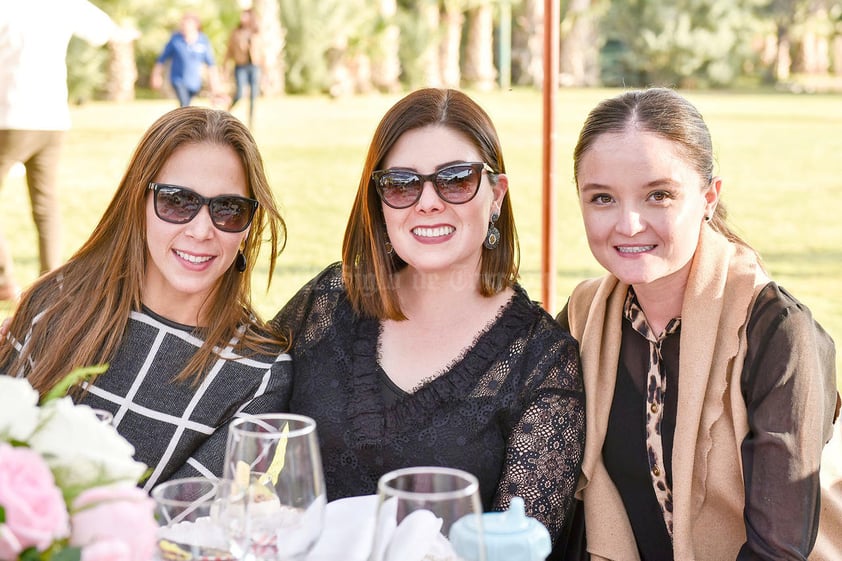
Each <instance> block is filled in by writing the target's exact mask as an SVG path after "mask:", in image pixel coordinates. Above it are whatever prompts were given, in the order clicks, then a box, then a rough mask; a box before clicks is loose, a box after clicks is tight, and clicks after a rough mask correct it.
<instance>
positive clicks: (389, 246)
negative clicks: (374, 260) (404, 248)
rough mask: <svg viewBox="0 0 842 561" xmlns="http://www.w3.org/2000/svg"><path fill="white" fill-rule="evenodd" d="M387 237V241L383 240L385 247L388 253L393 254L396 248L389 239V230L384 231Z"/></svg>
mask: <svg viewBox="0 0 842 561" xmlns="http://www.w3.org/2000/svg"><path fill="white" fill-rule="evenodd" d="M384 235H385V237H386V241H385V242H383V248H384V249H385V250H386V255H392V254H393V253H394V252H395V248H394V247H393V246H392V240H390V239H389V232H384Z"/></svg>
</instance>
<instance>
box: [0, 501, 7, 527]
mask: <svg viewBox="0 0 842 561" xmlns="http://www.w3.org/2000/svg"><path fill="white" fill-rule="evenodd" d="M5 521H6V509H5V508H3V506H2V505H0V524H2V523H3V522H5Z"/></svg>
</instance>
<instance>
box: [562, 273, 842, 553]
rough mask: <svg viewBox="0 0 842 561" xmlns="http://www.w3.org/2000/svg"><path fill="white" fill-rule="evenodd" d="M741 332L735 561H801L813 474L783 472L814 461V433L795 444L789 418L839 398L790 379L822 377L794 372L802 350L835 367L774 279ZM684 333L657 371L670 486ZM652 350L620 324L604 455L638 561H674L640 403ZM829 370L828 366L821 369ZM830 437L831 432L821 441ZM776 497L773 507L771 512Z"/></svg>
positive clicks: (667, 345)
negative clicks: (778, 442)
mask: <svg viewBox="0 0 842 561" xmlns="http://www.w3.org/2000/svg"><path fill="white" fill-rule="evenodd" d="M566 318H567V313H566V309H565V310H564V311H563V312H562V314H560V315H559V319H560V320H561V321H562V323H564V321H565V320H566ZM746 333H747V349H748V350H747V354H746V358H745V363H744V366H743V370H742V374H741V378H740V385H741V390H742V394H743V397H744V399H745V402H746V407H747V414H748V424H749V427H750V428H751V431H750V432H749V434H748V435H747V436H746V438H745V439H744V440H743V442H742V446H741V456H742V465H743V478H744V480H745V496H746V505H745V511H744V512H745V523H746V535H747V538H746V543H745V544H744V545H743V547H742V548H741V550H740V552H739V555H738V556H737V561H752V560H761V559H783V558H786V559H806V558H807V554H808V552H809V551H810V550H811V549H812V547H813V545H814V543H815V540H816V535H817V532H818V521H819V518H818V512H819V506H820V505H819V474H818V473H817V472H816V473H814V474H813V476H812V477H810V478H807V479H804V480H799V481H792V480H791V478H789V477H788V476H787V474H788V472H789V470H790V467H791V466H794V465H795V464H797V463H799V462H801V461H802V459H804V461H806V459H807V458H814V457H815V455H816V453H817V451H816V450H813V449H812V447H813V446H814V445H813V443H814V442H815V436H813V435H807V436H809V438H808V439H804V440H799V439H798V438H796V437H795V435H798V434H803V433H804V431H799V430H797V427H796V426H795V425H794V423H797V422H798V416H797V415H789V414H786V413H787V412H793V411H798V410H802V409H804V408H805V407H806V408H809V407H811V406H814V407H824V408H825V410H827V411H833V408H834V404H833V403H832V402H831V401H828V402H827V403H823V402H818V403H815V404H814V405H811V404H810V402H811V400H820V401H821V400H831V399H835V397H836V396H835V394H834V393H833V392H832V391H829V392H826V395H822V396H818V395H805V393H804V392H799V386H798V383H797V381H796V380H797V378H798V377H799V376H811V375H819V373H815V372H805V371H803V369H802V368H800V366H799V358H798V357H799V355H800V354H801V353H809V352H813V353H819V355H820V357H821V361H822V362H824V363H825V364H830V365H832V364H833V363H834V360H835V353H834V347H833V341H832V340H831V338H830V337H829V336H828V335H827V333H825V331H824V330H823V329H822V328H821V326H820V325H819V324H818V323H816V322H815V321H814V320H813V318H812V316H811V314H810V311H809V310H808V309H807V308H806V307H805V306H804V305H803V304H801V303H800V302H798V301H797V300H796V299H795V298H794V297H793V296H792V295H790V294H789V293H788V292H786V291H785V290H784V289H783V288H781V287H780V286H778V285H777V284H776V283H774V282H770V283H769V284H768V285H766V287H764V288H763V290H762V291H761V292H760V294H759V295H758V297H757V300H756V301H755V304H754V307H753V309H752V311H751V314H750V316H749V320H748V325H747V331H746ZM680 335H681V329H680V327H679V328H678V330H676V331H674V332H672V333H669V334H667V335H666V336H664V337H663V338H662V339H661V340H660V353H661V368H662V372H663V373H664V374H665V376H666V387H667V388H668V389H667V391H666V393H665V395H664V400H663V404H662V406H663V421H662V424H661V438H662V442H663V448H664V450H663V451H664V469H665V471H666V480H667V482H668V483H669V484H670V486H671V483H672V449H673V435H674V432H675V425H676V416H677V414H678V413H679V410H680V408H681V396H680V395H678V386H679V384H678V379H679V375H680V373H679V371H678V361H679V355H680V347H679V338H680ZM649 354H650V346H649V342H648V341H647V340H646V338H645V337H643V336H642V335H641V334H640V333H639V332H638V331H637V330H635V328H634V327H633V326H632V324H631V322H630V321H629V320H628V318H626V319H624V321H623V327H622V347H621V350H620V364H619V366H618V371H617V383H616V386H615V390H614V399H613V402H612V405H611V413H610V417H609V421H608V430H607V433H606V438H605V443H604V445H603V450H602V455H603V460H604V462H605V467H606V469H607V470H608V473H609V475H610V476H611V479H612V480H613V482H614V484H615V485H616V487H617V490H618V491H619V493H620V496H621V498H622V500H623V504H624V505H625V508H626V512H627V513H628V518H629V522H630V523H631V526H632V529H633V531H634V534H635V537H636V539H637V546H638V551H639V553H640V556H641V560H642V561H672V560H673V549H672V541H671V539H670V534H669V532H668V530H667V527H666V525H665V522H664V516H663V515H662V509H661V506H660V505H659V502H658V500H657V498H656V495H655V492H654V490H653V486H652V479H651V475H650V458H649V457H648V454H649V446H648V445H647V434H646V422H645V411H646V408H645V407H644V406H643V405H642V404H644V403H646V401H647V387H646V382H647V372H648V369H649V364H650V357H649ZM826 372H829V373H832V372H834V369H833V368H827V369H826ZM827 384H829V387H833V385H834V384H835V380H827ZM767 432H770V433H771V432H783V433H789V434H792V435H793V438H792V440H791V442H790V443H789V449H788V450H786V451H782V450H780V449H777V448H772V447H770V446H768V445H767V446H764V445H763V442H764V434H765V433H767ZM829 438H830V434H829V433H828V434H826V435H824V439H823V440H822V442H826V441H827V440H828V439H829ZM818 453H820V451H819V452H818ZM734 461H735V462H736V461H738V459H737V458H734ZM796 471H800V470H796ZM773 497H774V501H775V504H776V506H774V507H770V501H771V500H772V498H773ZM711 539H715V537H712V538H711ZM784 552H786V553H784Z"/></svg>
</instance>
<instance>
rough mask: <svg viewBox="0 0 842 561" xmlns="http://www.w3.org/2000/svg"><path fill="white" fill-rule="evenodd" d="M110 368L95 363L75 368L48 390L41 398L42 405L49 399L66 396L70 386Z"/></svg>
mask: <svg viewBox="0 0 842 561" xmlns="http://www.w3.org/2000/svg"><path fill="white" fill-rule="evenodd" d="M106 370H108V365H107V364H95V365H93V366H83V367H80V368H76V369H74V370H73V371H72V372H70V374H68V375H67V376H65V377H64V378H62V379H61V380H60V381H59V382H58V383H57V384H56V385H55V386H53V387H52V389H50V391H48V392H47V393H46V394H45V395H44V397H43V398H42V399H41V405H43V404H45V403H47V402H48V401H52V400H54V399H58V398H60V397H64V396H65V395H67V392H68V390H69V389H70V388H72V387H73V386H75V385H76V384H78V383H79V382H81V381H82V380H84V379H86V378H90V377H91V376H96V375H99V374H102V373H103V372H105V371H106Z"/></svg>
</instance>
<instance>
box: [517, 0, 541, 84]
mask: <svg viewBox="0 0 842 561" xmlns="http://www.w3.org/2000/svg"><path fill="white" fill-rule="evenodd" d="M520 14H521V17H518V18H515V19H516V20H517V21H518V22H519V25H516V26H515V28H514V29H513V30H512V77H513V81H514V83H516V84H518V85H521V86H529V85H534V86H538V87H541V85H542V84H543V83H544V41H543V36H544V2H543V0H525V1H524V2H523V4H522V8H521V11H520Z"/></svg>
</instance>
